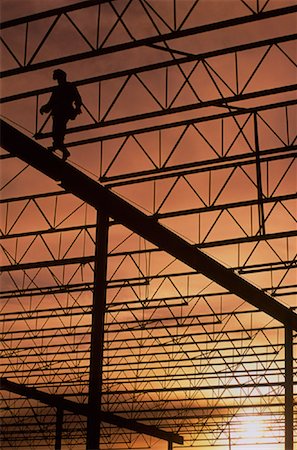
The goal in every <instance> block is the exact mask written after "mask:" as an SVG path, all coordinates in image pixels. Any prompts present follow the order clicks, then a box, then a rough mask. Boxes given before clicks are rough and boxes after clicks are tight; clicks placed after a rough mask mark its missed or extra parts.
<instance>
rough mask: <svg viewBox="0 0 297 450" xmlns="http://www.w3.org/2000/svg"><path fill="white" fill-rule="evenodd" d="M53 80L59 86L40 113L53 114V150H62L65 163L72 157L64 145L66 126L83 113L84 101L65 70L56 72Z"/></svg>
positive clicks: (54, 89) (55, 88)
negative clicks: (69, 121) (68, 79)
mask: <svg viewBox="0 0 297 450" xmlns="http://www.w3.org/2000/svg"><path fill="white" fill-rule="evenodd" d="M53 79H54V80H57V82H58V86H56V87H54V88H53V91H52V95H51V98H50V99H49V101H48V103H46V104H45V105H43V106H42V107H41V108H40V113H41V114H43V113H48V112H50V113H51V115H52V117H53V149H52V150H53V151H54V150H57V149H58V150H61V151H62V152H63V160H64V161H65V160H66V159H67V158H68V156H69V155H70V153H69V151H68V150H67V148H66V146H65V144H64V137H65V133H66V125H67V122H68V120H69V119H71V120H74V119H75V118H76V116H77V115H78V114H80V113H81V105H82V101H81V97H80V95H79V92H78V90H77V88H76V86H74V84H72V83H69V82H68V81H67V74H66V72H64V70H61V69H56V70H54V72H53Z"/></svg>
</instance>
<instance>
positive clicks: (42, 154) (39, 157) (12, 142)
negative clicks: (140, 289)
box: [0, 120, 297, 331]
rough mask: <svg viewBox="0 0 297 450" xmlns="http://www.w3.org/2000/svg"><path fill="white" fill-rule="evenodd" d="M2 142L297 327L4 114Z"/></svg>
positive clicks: (291, 316) (285, 312) (271, 302)
mask: <svg viewBox="0 0 297 450" xmlns="http://www.w3.org/2000/svg"><path fill="white" fill-rule="evenodd" d="M0 125H1V136H2V147H3V148H4V149H5V150H7V151H8V152H10V153H12V154H14V155H15V156H17V157H19V158H20V159H22V160H23V161H25V162H26V163H28V164H30V165H31V166H32V167H34V168H35V169H37V170H39V171H40V172H42V173H43V174H45V175H47V176H48V177H50V178H52V179H53V180H55V181H57V182H60V184H61V186H62V187H63V188H64V189H65V190H67V191H68V192H70V193H72V194H73V195H75V196H77V197H79V198H80V199H82V200H83V201H85V202H86V203H88V204H89V205H91V206H92V207H94V208H95V209H96V210H99V211H100V210H102V211H104V213H105V214H108V215H109V216H110V217H112V218H113V219H114V220H116V221H117V222H119V223H121V224H123V225H124V226H125V227H127V228H129V229H130V230H131V231H133V232H135V233H136V234H138V235H140V236H142V237H143V238H144V239H146V240H148V241H150V242H151V243H153V244H154V245H156V246H157V247H159V248H160V249H162V250H163V251H165V252H167V253H169V254H170V255H172V256H173V257H175V258H177V259H179V260H180V261H182V262H183V263H185V264H186V265H188V266H189V267H192V268H193V269H194V270H196V271H198V272H200V273H202V274H203V275H205V276H206V277H207V278H209V279H211V280H213V281H214V282H215V283H217V284H219V285H220V286H222V287H224V288H225V289H226V290H227V291H229V292H231V293H233V294H235V295H237V296H238V297H240V298H242V299H243V300H245V301H247V302H248V303H250V304H251V305H253V306H255V307H256V308H258V309H259V310H261V311H263V312H265V313H266V314H268V315H270V316H271V317H273V318H274V319H276V320H278V321H279V322H281V323H283V324H284V325H285V326H287V327H291V328H292V329H293V330H295V331H297V315H296V314H295V313H294V312H293V311H292V310H290V309H288V308H287V307H285V306H284V305H282V304H281V303H279V302H278V301H276V300H275V299H274V298H273V297H271V296H269V295H267V294H266V293H265V292H263V291H262V290H261V289H259V288H257V287H255V286H253V285H252V284H250V283H249V282H248V281H246V280H244V279H243V278H241V277H240V276H238V275H237V274H236V273H234V272H233V271H232V270H231V269H228V268H226V267H225V266H223V265H222V264H220V263H218V262H217V261H216V260H214V259H213V258H211V257H209V256H208V255H206V254H204V253H203V252H201V251H200V250H198V249H197V248H195V247H194V246H192V245H190V244H189V243H188V242H186V241H185V240H184V239H182V238H180V237H179V236H177V235H176V234H175V233H173V232H171V231H169V230H168V229H167V228H165V227H164V226H162V225H161V224H159V223H158V222H157V220H156V219H154V218H152V217H149V216H147V215H145V214H144V213H143V212H141V211H139V210H138V209H137V208H135V207H134V206H132V205H131V204H129V203H128V202H126V201H124V200H123V199H121V198H120V197H118V196H117V195H115V194H114V193H112V192H110V191H109V190H108V189H107V188H105V187H104V186H102V185H100V184H99V183H98V182H97V181H95V180H92V179H91V178H89V177H88V176H86V175H85V174H83V173H82V172H80V171H79V170H77V169H75V168H74V167H73V166H71V165H70V164H67V163H65V162H62V161H61V160H60V159H59V158H58V157H57V156H55V155H54V154H52V153H50V152H48V151H47V150H46V149H44V148H43V147H42V146H41V145H39V144H38V143H37V142H35V141H32V140H31V139H30V138H29V137H27V136H25V135H24V134H22V133H21V132H19V131H18V130H16V129H15V128H14V127H12V126H11V125H9V124H8V123H6V122H5V121H3V120H1V122H0Z"/></svg>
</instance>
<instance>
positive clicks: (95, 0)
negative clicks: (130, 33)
mask: <svg viewBox="0 0 297 450" xmlns="http://www.w3.org/2000/svg"><path fill="white" fill-rule="evenodd" d="M110 1H114V0H84V2H81V1H80V2H78V3H74V4H72V5H68V6H62V7H60V8H54V9H50V10H47V11H43V12H40V13H36V14H31V15H29V16H24V17H19V18H17V19H12V20H7V21H5V22H2V23H0V29H2V30H4V29H5V28H11V27H15V26H17V25H21V24H26V23H29V22H35V21H36V20H41V19H45V18H47V17H53V16H59V15H61V14H65V13H69V12H71V11H78V10H79V9H83V8H90V7H91V6H96V5H99V4H101V3H110Z"/></svg>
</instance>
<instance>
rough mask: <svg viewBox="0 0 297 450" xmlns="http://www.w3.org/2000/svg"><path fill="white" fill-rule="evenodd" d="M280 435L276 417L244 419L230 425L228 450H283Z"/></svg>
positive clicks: (250, 417)
mask: <svg viewBox="0 0 297 450" xmlns="http://www.w3.org/2000/svg"><path fill="white" fill-rule="evenodd" d="M280 434H281V433H280V430H279V426H278V420H277V418H275V417H272V416H265V417H264V416H247V417H243V418H240V419H238V420H236V421H232V423H231V424H230V429H229V448H228V450H233V449H234V450H255V448H257V449H259V450H283V446H284V444H283V443H280Z"/></svg>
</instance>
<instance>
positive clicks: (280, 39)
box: [0, 33, 297, 103]
mask: <svg viewBox="0 0 297 450" xmlns="http://www.w3.org/2000/svg"><path fill="white" fill-rule="evenodd" d="M296 38H297V33H294V34H289V35H286V36H277V37H274V38H270V39H264V40H260V41H256V42H249V43H248V44H240V45H235V46H232V47H227V48H226V47H224V48H220V49H217V50H211V51H208V52H204V53H197V54H195V55H190V56H186V57H183V58H177V59H174V60H172V59H169V60H167V61H162V62H158V63H154V64H148V65H145V66H139V67H133V68H132V69H125V70H121V71H117V72H110V73H104V74H102V75H98V76H96V77H90V78H84V79H81V80H76V81H74V82H73V84H75V85H76V86H78V87H79V86H85V85H90V84H94V83H100V82H102V81H107V80H114V79H117V78H125V77H131V76H132V75H138V74H142V73H146V72H151V71H153V70H160V69H165V68H168V67H171V66H177V65H181V64H186V63H188V62H191V61H197V60H205V59H209V58H215V57H217V56H222V55H224V56H225V55H228V54H232V53H238V52H242V51H247V50H254V49H257V48H261V47H263V46H271V45H276V44H281V43H284V42H290V41H294V40H296ZM164 50H165V48H164ZM167 51H168V50H167ZM52 89H53V87H52V86H50V87H47V88H41V89H34V90H31V91H26V92H20V93H18V94H13V95H9V96H7V97H2V98H1V99H0V103H9V102H13V101H16V100H23V99H26V98H31V97H36V96H39V95H44V94H49V93H51V92H52Z"/></svg>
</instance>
